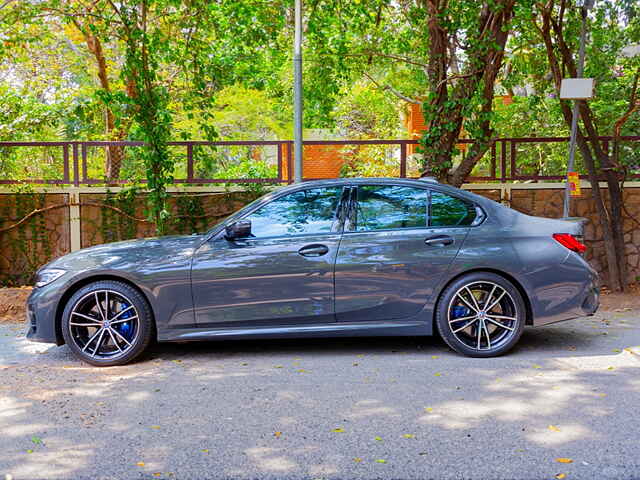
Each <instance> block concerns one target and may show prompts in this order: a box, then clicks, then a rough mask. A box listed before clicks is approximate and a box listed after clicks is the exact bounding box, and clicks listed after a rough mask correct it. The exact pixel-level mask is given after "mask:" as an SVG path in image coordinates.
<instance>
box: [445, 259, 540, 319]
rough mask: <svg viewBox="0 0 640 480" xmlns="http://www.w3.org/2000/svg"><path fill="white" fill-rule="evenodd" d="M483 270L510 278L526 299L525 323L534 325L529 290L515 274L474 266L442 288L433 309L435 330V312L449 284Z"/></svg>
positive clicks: (451, 279) (506, 278)
mask: <svg viewBox="0 0 640 480" xmlns="http://www.w3.org/2000/svg"><path fill="white" fill-rule="evenodd" d="M482 272H487V273H493V274H494V275H498V276H500V277H502V278H504V279H505V280H508V281H509V282H511V283H512V284H513V286H514V287H516V289H517V290H518V292H520V295H521V296H522V300H523V301H524V306H525V313H526V319H525V325H533V309H532V307H531V299H530V298H529V295H527V292H526V290H525V289H524V287H523V286H522V284H521V283H520V282H519V281H518V280H517V279H516V278H515V277H514V276H513V275H510V274H508V273H506V272H504V271H502V270H497V269H495V268H474V269H471V270H465V271H464V272H460V273H458V274H457V275H455V276H454V277H452V278H450V279H449V281H448V282H447V283H445V284H444V285H443V286H442V288H441V289H440V291H439V292H438V299H437V300H436V303H435V305H434V309H433V312H434V314H433V320H432V322H433V323H432V325H433V329H434V331H435V330H436V324H435V322H436V315H435V312H437V310H438V307H439V304H440V299H441V298H442V294H443V292H444V291H445V290H446V289H447V287H449V285H451V284H452V283H453V282H455V281H456V280H458V279H459V278H460V277H463V276H464V275H468V274H470V273H482Z"/></svg>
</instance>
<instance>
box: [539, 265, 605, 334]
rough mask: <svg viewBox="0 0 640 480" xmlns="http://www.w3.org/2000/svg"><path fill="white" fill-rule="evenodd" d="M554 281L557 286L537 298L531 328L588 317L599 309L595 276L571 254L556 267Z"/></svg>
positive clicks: (595, 274)
mask: <svg viewBox="0 0 640 480" xmlns="http://www.w3.org/2000/svg"><path fill="white" fill-rule="evenodd" d="M557 279H558V282H557V283H555V284H554V285H553V286H551V287H550V288H549V289H548V290H546V291H545V292H544V294H543V295H541V296H540V297H539V298H538V302H539V308H538V312H537V314H536V312H535V311H534V318H533V325H535V326H540V325H548V324H550V323H555V322H561V321H564V320H571V319H573V318H578V317H586V316H591V315H593V314H594V313H595V312H596V311H597V310H598V307H599V306H600V281H599V278H598V274H597V272H596V271H595V270H594V269H593V268H591V266H590V265H589V264H588V263H587V262H586V261H585V260H584V259H583V258H582V257H580V256H579V255H577V254H571V255H569V257H568V258H567V259H566V260H565V261H564V262H562V264H560V265H558V266H557ZM540 305H542V307H540Z"/></svg>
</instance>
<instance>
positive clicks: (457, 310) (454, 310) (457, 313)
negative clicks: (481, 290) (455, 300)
mask: <svg viewBox="0 0 640 480" xmlns="http://www.w3.org/2000/svg"><path fill="white" fill-rule="evenodd" d="M467 316H469V309H468V308H467V307H463V306H461V305H458V306H455V307H451V318H453V319H456V318H461V317H467Z"/></svg>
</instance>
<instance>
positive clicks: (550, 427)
mask: <svg viewBox="0 0 640 480" xmlns="http://www.w3.org/2000/svg"><path fill="white" fill-rule="evenodd" d="M549 430H551V431H552V432H559V431H560V429H559V428H558V427H556V426H555V425H549Z"/></svg>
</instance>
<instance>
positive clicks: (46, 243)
mask: <svg viewBox="0 0 640 480" xmlns="http://www.w3.org/2000/svg"><path fill="white" fill-rule="evenodd" d="M68 201H69V195H67V194H64V193H47V194H39V193H19V194H10V195H2V194H0V228H3V227H9V226H10V225H14V224H15V223H16V222H19V221H20V220H21V219H22V218H24V217H25V215H27V214H29V213H30V212H32V211H33V210H36V209H47V210H45V211H44V212H43V213H41V214H36V215H33V216H31V217H30V218H29V219H27V220H26V221H24V222H22V223H21V224H20V225H19V226H18V227H16V228H12V229H11V230H8V231H6V232H0V286H2V285H25V284H31V283H32V274H33V272H34V271H35V270H36V269H37V268H38V267H40V265H43V264H45V263H47V262H48V261H50V260H51V259H53V258H56V257H59V256H61V255H64V254H65V253H68V252H69V251H70V233H69V207H68V206H67V204H68Z"/></svg>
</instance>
